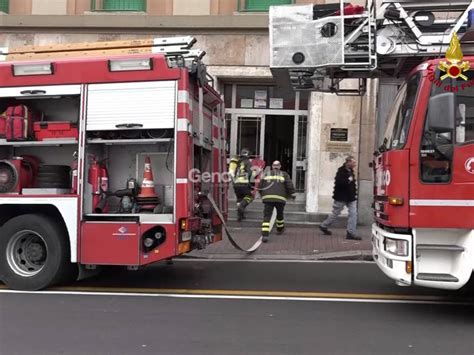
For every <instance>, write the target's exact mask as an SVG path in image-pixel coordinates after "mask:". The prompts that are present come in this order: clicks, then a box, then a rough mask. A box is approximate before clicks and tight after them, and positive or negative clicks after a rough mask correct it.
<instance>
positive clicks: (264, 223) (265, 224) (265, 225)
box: [262, 222, 270, 227]
mask: <svg viewBox="0 0 474 355" xmlns="http://www.w3.org/2000/svg"><path fill="white" fill-rule="evenodd" d="M262 227H270V222H263V223H262Z"/></svg>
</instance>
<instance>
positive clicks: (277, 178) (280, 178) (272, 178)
mask: <svg viewBox="0 0 474 355" xmlns="http://www.w3.org/2000/svg"><path fill="white" fill-rule="evenodd" d="M263 180H267V181H281V182H285V177H284V176H278V175H271V176H264V177H263Z"/></svg>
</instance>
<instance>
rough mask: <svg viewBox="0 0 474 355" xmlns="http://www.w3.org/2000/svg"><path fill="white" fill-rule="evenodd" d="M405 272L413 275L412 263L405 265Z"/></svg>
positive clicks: (408, 262)
mask: <svg viewBox="0 0 474 355" xmlns="http://www.w3.org/2000/svg"><path fill="white" fill-rule="evenodd" d="M405 271H406V272H407V274H411V273H412V271H413V264H412V263H411V261H407V262H406V263H405Z"/></svg>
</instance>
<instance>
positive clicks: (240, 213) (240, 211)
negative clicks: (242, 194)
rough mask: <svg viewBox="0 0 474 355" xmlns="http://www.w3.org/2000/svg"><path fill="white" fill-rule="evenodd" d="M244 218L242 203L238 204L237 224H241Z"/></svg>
mask: <svg viewBox="0 0 474 355" xmlns="http://www.w3.org/2000/svg"><path fill="white" fill-rule="evenodd" d="M244 218H245V216H244V209H243V208H242V205H241V202H239V203H237V222H241V221H242V220H243V219H244Z"/></svg>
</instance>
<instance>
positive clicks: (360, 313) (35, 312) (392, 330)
mask: <svg viewBox="0 0 474 355" xmlns="http://www.w3.org/2000/svg"><path fill="white" fill-rule="evenodd" d="M114 271H115V272H112V270H109V271H107V272H105V273H103V274H102V275H100V276H98V277H95V278H92V279H88V280H84V281H81V282H78V283H76V284H74V285H69V286H65V287H61V288H56V289H54V290H49V291H47V292H40V293H21V292H20V293H12V292H9V291H7V290H0V354H2V355H4V354H5V355H15V354H114V355H118V354H473V353H474V338H473V337H472V334H473V332H474V313H473V310H474V298H473V294H474V287H473V286H472V285H469V286H468V287H466V288H465V289H463V290H461V291H457V292H447V291H435V290H430V289H415V288H399V287H396V286H393V284H392V283H391V282H390V281H389V280H387V279H386V278H385V277H384V276H383V275H381V273H380V271H379V270H378V269H377V268H376V267H375V265H373V264H369V263H365V264H357V263H271V262H251V263H249V262H247V263H245V262H203V261H179V262H176V263H175V264H174V265H157V266H154V267H150V268H148V269H146V270H143V271H136V272H132V271H122V272H120V271H118V270H114Z"/></svg>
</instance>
